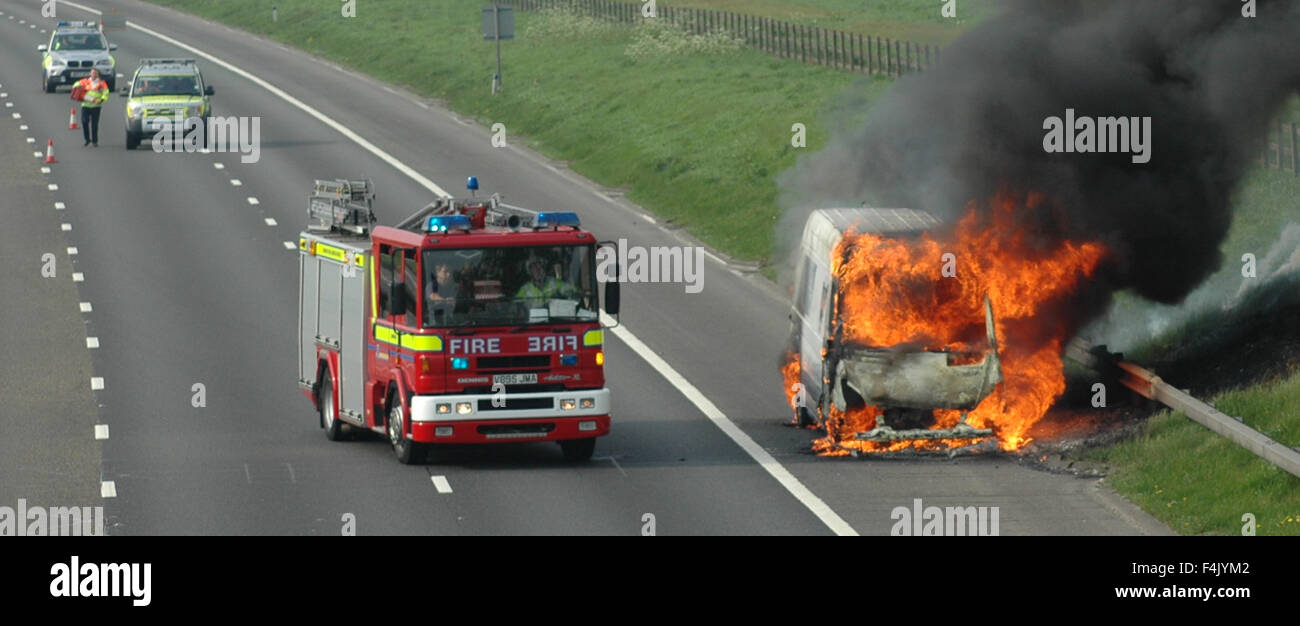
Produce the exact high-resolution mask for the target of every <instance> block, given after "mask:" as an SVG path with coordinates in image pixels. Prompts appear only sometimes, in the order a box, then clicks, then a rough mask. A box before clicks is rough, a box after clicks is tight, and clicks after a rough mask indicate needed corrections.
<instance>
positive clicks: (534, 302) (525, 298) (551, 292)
mask: <svg viewBox="0 0 1300 626" xmlns="http://www.w3.org/2000/svg"><path fill="white" fill-rule="evenodd" d="M526 266H527V268H528V282H526V283H524V285H523V286H522V287H520V288H519V291H518V292H517V293H515V300H516V301H517V302H522V303H524V304H525V305H526V306H527V307H528V308H530V309H537V308H544V307H545V306H546V304H547V301H548V300H550V299H552V298H567V297H572V296H573V295H574V294H575V293H576V292H577V291H578V290H577V289H576V288H575V287H574V286H573V285H571V284H569V283H567V282H565V281H563V280H560V279H558V278H556V277H554V276H547V275H546V269H545V266H544V265H543V263H542V260H541V259H540V258H538V257H535V256H533V257H528V261H527V263H526Z"/></svg>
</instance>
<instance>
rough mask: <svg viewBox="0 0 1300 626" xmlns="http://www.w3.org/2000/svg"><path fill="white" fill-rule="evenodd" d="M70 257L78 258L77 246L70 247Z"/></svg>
mask: <svg viewBox="0 0 1300 626" xmlns="http://www.w3.org/2000/svg"><path fill="white" fill-rule="evenodd" d="M68 256H77V248H76V246H68Z"/></svg>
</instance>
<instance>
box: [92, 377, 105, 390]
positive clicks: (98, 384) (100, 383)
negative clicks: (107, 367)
mask: <svg viewBox="0 0 1300 626" xmlns="http://www.w3.org/2000/svg"><path fill="white" fill-rule="evenodd" d="M103 388H104V379H103V378H102V377H100V376H96V377H94V378H91V379H90V390H91V391H99V390H101V389H103Z"/></svg>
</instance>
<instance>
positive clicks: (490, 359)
mask: <svg viewBox="0 0 1300 626" xmlns="http://www.w3.org/2000/svg"><path fill="white" fill-rule="evenodd" d="M550 366H551V356H550V355H549V354H544V355H541V356H536V355H532V356H481V357H479V358H478V367H479V369H524V368H545V367H550Z"/></svg>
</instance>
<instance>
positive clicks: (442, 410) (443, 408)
mask: <svg viewBox="0 0 1300 626" xmlns="http://www.w3.org/2000/svg"><path fill="white" fill-rule="evenodd" d="M436 410H437V411H438V415H448V414H450V413H451V404H449V403H446V402H443V403H441V404H439V405H438V406H437V409H436Z"/></svg>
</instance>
